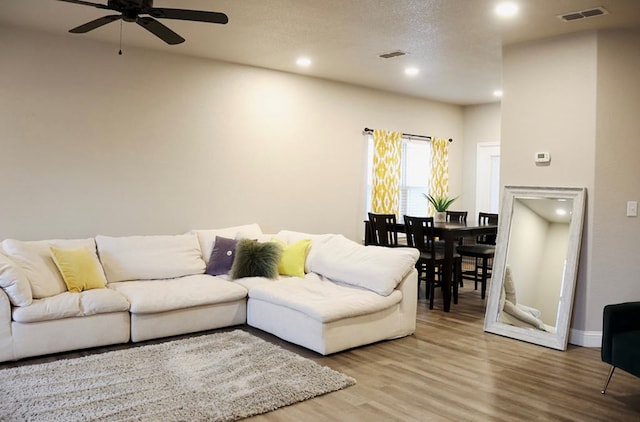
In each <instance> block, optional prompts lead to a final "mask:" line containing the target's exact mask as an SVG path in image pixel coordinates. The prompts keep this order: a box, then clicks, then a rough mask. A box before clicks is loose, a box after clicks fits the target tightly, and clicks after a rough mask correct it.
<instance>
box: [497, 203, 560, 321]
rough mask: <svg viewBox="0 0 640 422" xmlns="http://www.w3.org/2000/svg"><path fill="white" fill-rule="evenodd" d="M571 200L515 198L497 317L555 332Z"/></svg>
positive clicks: (501, 319)
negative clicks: (500, 308) (499, 308)
mask: <svg viewBox="0 0 640 422" xmlns="http://www.w3.org/2000/svg"><path fill="white" fill-rule="evenodd" d="M572 207H573V200H571V199H564V198H516V199H515V201H514V204H513V214H512V217H511V218H512V220H511V233H510V235H509V246H508V248H507V268H506V271H505V280H504V288H503V289H502V291H503V296H504V304H503V308H502V312H501V313H500V315H499V320H500V322H504V323H505V324H511V325H516V326H519V327H531V328H536V329H539V330H544V331H548V332H555V326H556V319H557V313H558V304H559V302H558V298H559V297H560V291H561V287H562V280H563V274H564V267H565V263H566V256H567V247H568V243H569V223H570V222H571V209H572Z"/></svg>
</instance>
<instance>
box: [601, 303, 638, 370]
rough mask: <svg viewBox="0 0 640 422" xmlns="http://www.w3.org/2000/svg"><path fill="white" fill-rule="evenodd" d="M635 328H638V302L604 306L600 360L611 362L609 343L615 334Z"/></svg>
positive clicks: (634, 329) (610, 343)
mask: <svg viewBox="0 0 640 422" xmlns="http://www.w3.org/2000/svg"><path fill="white" fill-rule="evenodd" d="M636 330H640V302H625V303H617V304H613V305H607V306H605V307H604V311H603V312H602V349H601V351H600V352H601V355H602V360H603V361H604V362H608V363H612V362H611V360H612V356H611V354H612V353H611V345H612V340H613V337H614V336H615V335H616V334H619V333H624V332H627V331H636Z"/></svg>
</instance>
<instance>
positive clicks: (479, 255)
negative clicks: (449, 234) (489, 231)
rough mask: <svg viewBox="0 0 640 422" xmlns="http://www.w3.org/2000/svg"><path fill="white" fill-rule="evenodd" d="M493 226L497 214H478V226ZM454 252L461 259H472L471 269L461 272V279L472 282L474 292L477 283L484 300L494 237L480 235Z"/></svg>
mask: <svg viewBox="0 0 640 422" xmlns="http://www.w3.org/2000/svg"><path fill="white" fill-rule="evenodd" d="M493 224H496V225H497V224H498V214H492V213H485V212H481V213H479V214H478V225H480V226H486V225H493ZM456 251H457V252H458V254H460V256H461V257H462V258H463V259H464V257H470V258H473V264H472V268H471V269H466V270H463V271H462V277H461V278H462V279H471V280H473V288H474V289H475V290H478V283H480V287H481V290H480V296H481V297H482V299H484V298H485V296H486V292H487V281H488V280H489V279H490V278H491V271H492V263H493V257H494V255H495V253H496V235H480V236H478V237H476V239H475V241H474V243H471V244H463V245H460V246H458V247H457V248H456Z"/></svg>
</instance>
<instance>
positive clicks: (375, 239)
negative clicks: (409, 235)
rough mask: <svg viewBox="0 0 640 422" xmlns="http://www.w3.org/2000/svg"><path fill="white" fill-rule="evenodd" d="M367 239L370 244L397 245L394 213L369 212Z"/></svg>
mask: <svg viewBox="0 0 640 422" xmlns="http://www.w3.org/2000/svg"><path fill="white" fill-rule="evenodd" d="M369 230H370V232H369V239H370V243H369V244H371V245H376V246H387V247H395V246H398V224H397V221H396V215H395V214H375V213H372V212H370V213H369Z"/></svg>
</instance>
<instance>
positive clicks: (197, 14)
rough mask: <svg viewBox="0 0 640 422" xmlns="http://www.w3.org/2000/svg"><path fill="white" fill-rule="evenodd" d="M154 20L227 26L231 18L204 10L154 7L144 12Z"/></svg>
mask: <svg viewBox="0 0 640 422" xmlns="http://www.w3.org/2000/svg"><path fill="white" fill-rule="evenodd" d="M142 13H146V14H148V15H151V16H153V17H154V18H159V19H180V20H183V21H196V22H210V23H220V24H223V25H224V24H226V23H227V22H229V18H228V17H227V15H225V14H224V13H218V12H205V11H202V10H185V9H167V8H165V7H154V8H151V9H148V10H144V11H142Z"/></svg>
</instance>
